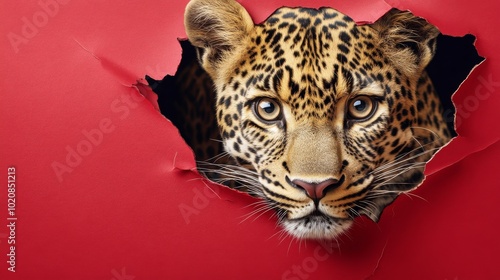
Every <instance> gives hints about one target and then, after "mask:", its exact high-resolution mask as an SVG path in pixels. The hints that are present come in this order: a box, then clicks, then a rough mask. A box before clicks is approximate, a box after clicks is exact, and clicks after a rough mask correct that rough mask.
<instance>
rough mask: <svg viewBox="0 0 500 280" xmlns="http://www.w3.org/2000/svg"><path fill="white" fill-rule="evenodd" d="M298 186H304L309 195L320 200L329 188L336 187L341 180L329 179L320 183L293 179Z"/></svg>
mask: <svg viewBox="0 0 500 280" xmlns="http://www.w3.org/2000/svg"><path fill="white" fill-rule="evenodd" d="M292 182H293V183H294V184H295V185H296V186H297V187H299V188H302V189H304V190H305V191H306V193H307V195H308V196H309V197H310V198H312V199H314V200H320V199H321V198H323V197H324V196H325V195H326V191H325V190H326V189H327V188H335V187H337V186H338V185H340V184H338V183H339V180H336V179H328V180H325V181H323V182H320V183H309V182H306V181H302V180H299V179H295V180H293V181H292Z"/></svg>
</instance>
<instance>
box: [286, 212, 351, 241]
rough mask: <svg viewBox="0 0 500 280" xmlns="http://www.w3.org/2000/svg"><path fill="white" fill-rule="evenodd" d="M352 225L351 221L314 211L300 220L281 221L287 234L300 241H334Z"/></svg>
mask: <svg viewBox="0 0 500 280" xmlns="http://www.w3.org/2000/svg"><path fill="white" fill-rule="evenodd" d="M352 223H353V221H352V219H343V218H334V217H331V216H328V215H326V214H324V213H322V212H320V211H319V210H314V211H313V212H312V213H310V214H308V215H306V216H304V217H302V218H297V219H285V220H283V221H282V225H283V227H284V229H285V230H286V231H287V232H288V233H289V234H291V235H292V236H294V237H297V238H301V239H334V238H336V237H338V236H339V235H341V234H342V233H344V232H345V231H346V230H347V229H348V228H349V227H350V226H351V225H352Z"/></svg>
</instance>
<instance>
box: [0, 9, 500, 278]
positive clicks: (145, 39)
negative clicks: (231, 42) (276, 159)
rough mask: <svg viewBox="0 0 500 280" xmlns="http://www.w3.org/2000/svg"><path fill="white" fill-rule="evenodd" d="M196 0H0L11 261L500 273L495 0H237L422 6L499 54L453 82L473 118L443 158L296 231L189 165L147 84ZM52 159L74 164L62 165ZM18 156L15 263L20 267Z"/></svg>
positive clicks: (63, 270)
mask: <svg viewBox="0 0 500 280" xmlns="http://www.w3.org/2000/svg"><path fill="white" fill-rule="evenodd" d="M186 2H187V1H147V2H145V1H77V0H72V1H70V0H65V1H62V0H61V1H59V2H56V1H55V0H40V1H22V2H18V1H2V2H1V3H0V14H1V17H2V25H0V34H2V35H3V37H2V40H1V43H0V48H1V64H0V67H1V68H0V70H1V74H2V79H1V80H0V81H1V84H0V85H1V90H2V93H1V94H0V104H1V106H2V110H1V111H0V114H1V115H0V130H1V133H2V137H1V138H0V139H1V140H0V141H1V142H0V152H1V154H0V170H1V171H0V174H1V175H0V178H3V179H1V180H3V182H2V183H1V184H0V186H4V187H2V188H0V278H1V279H108V280H109V279H116V280H121V279H206V278H215V277H217V278H220V279H367V278H370V279H495V278H496V279H498V278H499V277H500V269H498V268H497V252H498V250H499V249H500V241H499V239H498V235H499V233H500V232H499V230H497V226H496V224H495V223H496V221H498V220H499V218H500V217H499V214H498V211H496V209H495V206H496V204H497V202H498V197H499V195H500V188H499V187H500V183H499V179H498V177H497V175H498V174H497V173H496V172H498V164H497V161H498V156H499V155H500V143H498V140H499V138H500V129H499V125H498V123H497V120H498V119H499V114H500V110H498V108H497V107H498V105H499V104H500V100H499V99H500V98H499V89H500V69H499V68H498V65H499V64H500V61H499V59H500V55H499V54H498V51H497V47H498V45H499V44H500V37H499V36H498V35H497V33H498V30H497V26H499V24H500V19H499V17H498V16H497V12H498V10H499V8H500V4H499V2H497V1H487V2H480V3H479V2H477V1H476V2H474V1H465V0H453V1H451V0H447V1H443V0H440V1H434V0H421V1H410V0H406V1H398V0H393V1H387V2H388V4H387V3H386V2H383V1H375V0H373V1H370V0H364V1H347V0H342V1H340V0H339V1H333V2H332V1H303V0H296V1H266V2H264V3H258V4H257V3H256V2H255V1H242V4H243V5H245V6H246V7H247V8H248V10H249V11H250V12H251V14H252V15H253V17H254V19H255V21H256V22H260V21H262V20H263V19H265V18H266V17H267V16H268V15H269V14H270V13H272V12H273V11H274V10H275V9H276V8H278V7H279V6H281V5H284V4H286V5H288V6H296V5H302V6H309V7H319V6H332V7H335V8H337V9H339V10H340V11H342V12H344V13H347V14H349V15H351V16H352V17H353V18H355V19H356V20H357V21H373V20H375V19H376V18H378V17H379V16H380V15H382V14H383V12H384V11H386V10H387V9H388V8H390V6H395V7H398V8H400V9H410V10H411V11H413V12H414V13H415V14H417V15H419V16H422V17H425V18H427V19H428V20H429V21H430V22H431V23H433V24H435V25H436V26H438V27H439V28H440V30H441V31H442V32H443V33H445V34H448V35H454V36H462V35H464V34H467V33H472V34H475V35H476V36H477V38H478V39H477V44H476V46H477V49H478V51H479V54H480V55H482V56H484V57H486V58H487V60H486V61H485V62H484V63H483V64H481V65H480V66H479V67H477V69H476V70H475V71H474V72H473V73H472V74H471V76H470V77H469V79H467V80H466V81H465V82H464V84H463V85H462V87H461V88H460V90H459V92H458V93H457V94H456V95H455V97H454V101H455V103H456V104H457V105H458V106H459V109H458V116H459V118H460V119H459V126H458V133H459V135H460V136H459V137H458V138H457V139H455V140H454V141H453V142H452V143H451V144H450V145H448V146H447V147H446V148H444V149H443V150H442V152H440V153H439V154H438V155H437V156H436V157H435V159H434V160H433V162H431V163H430V165H429V168H428V170H427V173H428V174H432V175H431V176H429V177H428V179H427V180H426V181H425V183H424V184H423V185H422V186H421V187H420V188H419V189H418V190H417V191H415V192H414V193H413V194H412V195H408V196H403V197H401V198H399V199H398V200H397V201H396V203H394V204H393V205H391V206H390V207H389V208H388V209H386V211H385V213H384V215H383V216H382V219H381V221H380V223H378V224H375V223H372V222H371V221H367V220H366V219H359V220H358V221H357V223H356V226H355V227H354V228H353V230H352V231H350V233H349V235H348V236H344V237H343V238H342V239H341V240H339V242H338V244H337V243H336V242H333V243H332V244H327V245H322V244H320V243H318V242H315V241H307V242H306V241H301V242H300V241H296V240H292V239H291V238H289V237H283V236H282V235H280V232H279V229H276V228H275V222H274V219H273V217H271V213H263V215H261V216H260V217H258V218H257V216H259V215H258V214H257V215H254V216H252V217H250V218H249V219H246V220H245V217H246V216H245V215H248V213H250V212H251V211H252V210H253V208H252V207H248V206H247V205H249V204H250V203H252V202H254V201H255V199H253V198H249V197H247V196H246V195H244V194H240V193H237V192H234V191H232V190H229V189H226V188H222V187H218V186H216V185H214V184H211V183H207V182H203V181H202V180H201V179H200V176H199V175H198V174H197V173H196V172H193V171H190V170H192V169H193V167H194V163H193V158H192V153H191V151H190V150H189V148H187V147H186V146H185V145H184V144H183V141H182V139H181V138H180V137H179V136H178V134H177V131H176V128H175V127H173V126H172V125H171V123H170V122H169V121H168V120H166V119H165V118H164V117H162V116H161V115H160V114H159V113H158V111H157V110H156V108H155V107H154V106H153V105H152V103H150V102H147V101H146V100H144V99H141V98H140V97H141V94H140V93H139V92H142V93H143V94H146V95H148V89H147V88H146V87H144V86H140V85H139V86H137V80H141V79H142V77H143V76H144V75H145V74H149V75H150V76H152V77H154V78H157V79H160V78H162V77H163V76H164V75H165V74H168V73H170V74H173V73H174V72H175V69H176V67H177V63H178V61H179V59H180V47H179V45H178V43H177V41H176V38H177V37H183V36H184V31H183V24H182V15H183V10H184V6H185V4H186ZM13 42H14V43H13ZM148 96H149V95H148ZM98 131H100V132H98ZM100 134H102V136H98V135H100ZM86 135H93V136H92V137H94V143H91V142H90V141H89V140H88V137H87V136H86ZM78 148H80V149H81V150H82V151H84V152H85V154H86V155H84V156H81V159H80V160H78V159H77V158H74V157H71V156H69V161H70V164H71V166H69V165H68V163H66V160H67V157H68V154H71V152H70V151H72V150H77V149H78ZM57 163H60V164H66V165H67V166H68V167H67V168H68V169H66V170H67V171H68V172H65V173H63V174H60V176H57V174H56V172H54V168H53V165H54V164H57ZM9 166H15V168H16V185H17V187H16V212H15V216H16V218H17V221H16V251H15V252H16V272H15V273H11V272H9V271H8V270H7V268H8V264H7V260H8V256H7V254H8V253H9V248H8V246H10V245H8V244H7V241H8V236H9V232H8V228H7V227H6V225H7V224H8V221H7V215H8V211H7V203H6V202H7V188H6V184H7V168H8V167H9ZM69 170H71V172H69ZM186 209H190V211H191V215H189V216H187V217H186V216H183V215H182V213H181V210H186ZM328 246H330V247H328ZM331 246H333V247H334V248H333V250H329V251H328V250H326V249H325V248H331Z"/></svg>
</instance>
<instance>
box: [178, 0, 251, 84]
mask: <svg viewBox="0 0 500 280" xmlns="http://www.w3.org/2000/svg"><path fill="white" fill-rule="evenodd" d="M184 26H185V28H186V34H187V35H188V38H189V41H190V42H191V44H193V45H194V46H195V47H197V48H198V49H199V53H198V58H199V60H200V61H201V64H202V66H203V68H205V70H206V71H207V72H208V73H209V74H210V75H213V74H214V71H216V70H217V68H218V66H219V65H220V63H221V62H222V61H223V60H224V57H225V56H226V55H227V54H228V53H229V52H230V51H231V50H233V49H235V48H236V47H237V46H239V45H241V44H242V42H243V40H244V39H245V38H246V37H247V36H248V34H249V33H250V31H251V30H252V29H253V27H254V24H253V21H252V18H251V17H250V15H249V14H248V12H247V11H246V10H245V8H243V7H242V6H241V5H240V4H239V3H238V2H236V1H234V0H191V1H190V2H189V3H188V5H187V7H186V11H185V14H184Z"/></svg>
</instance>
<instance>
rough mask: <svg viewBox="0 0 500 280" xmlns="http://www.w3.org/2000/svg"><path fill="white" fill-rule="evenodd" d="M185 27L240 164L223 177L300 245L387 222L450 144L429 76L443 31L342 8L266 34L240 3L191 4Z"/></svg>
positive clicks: (296, 18) (295, 14) (271, 26)
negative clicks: (363, 220)
mask: <svg viewBox="0 0 500 280" xmlns="http://www.w3.org/2000/svg"><path fill="white" fill-rule="evenodd" d="M185 26H186V32H187V34H188V37H189V40H190V42H191V43H192V44H193V45H194V46H195V47H197V49H198V57H199V60H200V63H201V65H202V67H203V68H204V69H205V71H206V72H207V73H208V74H209V76H210V77H211V79H212V80H213V82H214V86H215V91H216V93H217V97H216V105H215V106H216V117H217V122H218V126H219V130H220V133H221V137H222V140H223V144H224V148H225V150H226V151H227V152H228V153H229V155H230V156H231V157H232V158H234V159H235V160H236V161H237V162H238V163H239V164H240V165H241V166H238V165H236V164H234V165H223V166H221V169H220V170H221V171H220V174H223V175H225V176H229V177H230V178H233V179H235V180H236V181H240V182H241V183H242V184H243V185H246V187H247V189H248V191H249V192H250V193H251V194H254V195H257V196H260V197H261V198H263V199H264V201H266V206H265V208H263V210H262V211H265V210H266V209H274V210H275V211H276V213H277V216H278V219H279V222H280V223H281V224H282V226H283V227H284V228H285V230H286V231H287V232H288V233H290V234H292V235H293V236H296V237H298V238H335V237H336V236H338V235H339V234H341V233H342V232H344V231H345V230H346V229H348V228H349V226H350V225H351V224H352V221H353V219H354V218H355V217H357V216H360V215H367V216H368V217H370V218H371V219H373V220H378V218H379V216H380V214H381V212H382V210H383V209H384V208H385V207H386V206H387V205H388V204H389V203H391V202H392V201H393V200H394V199H395V198H396V197H397V196H398V195H399V194H400V193H402V192H407V191H410V190H412V189H414V188H415V187H416V186H418V185H419V184H420V183H421V182H422V180H423V178H424V175H423V170H424V165H425V163H426V162H427V161H428V160H429V159H430V158H431V157H432V155H433V154H434V153H435V152H436V151H437V149H438V148H439V147H441V146H442V145H443V144H445V143H446V142H447V141H448V140H449V138H450V132H449V131H448V128H447V125H446V123H445V122H444V120H443V117H442V109H441V105H440V102H439V98H438V96H437V95H436V93H435V92H434V89H433V86H432V82H431V81H430V79H429V77H428V76H427V74H426V72H425V67H426V65H427V64H428V63H429V61H430V60H431V59H432V56H433V54H434V51H435V38H436V36H437V35H438V34H439V31H438V30H437V29H436V28H435V27H434V26H432V25H431V24H429V23H427V22H426V21H425V20H423V19H420V18H417V17H415V16H413V15H412V14H411V13H409V12H401V11H398V10H391V11H390V12H388V13H387V14H386V15H385V16H384V17H383V18H381V19H380V20H378V21H377V22H376V23H374V24H371V25H357V24H356V23H355V22H354V21H353V20H352V19H351V18H349V17H348V16H346V15H344V14H342V13H340V12H338V11H336V10H334V9H331V8H321V9H307V8H288V7H284V8H281V9H278V10H277V11H276V12H275V13H273V14H272V15H271V16H270V17H269V18H268V19H267V20H266V21H264V22H263V23H261V24H258V25H255V24H254V23H253V21H252V19H251V18H250V16H249V15H248V13H247V12H246V10H245V9H244V8H243V7H242V6H241V5H240V4H238V3H237V2H235V1H233V0H192V1H191V2H190V3H189V4H188V6H187V8H186V14H185ZM367 106H368V107H367ZM367 108H368V109H370V111H369V114H367V113H366V112H368V111H367V110H368V109H367ZM361 113H362V114H361ZM242 166H243V167H242Z"/></svg>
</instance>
